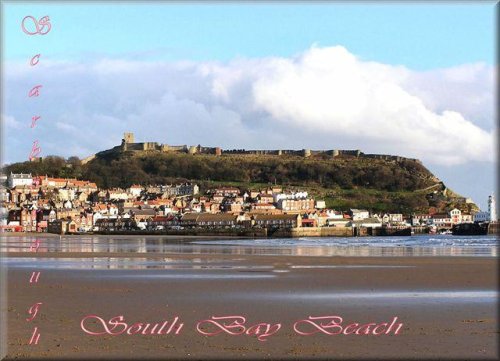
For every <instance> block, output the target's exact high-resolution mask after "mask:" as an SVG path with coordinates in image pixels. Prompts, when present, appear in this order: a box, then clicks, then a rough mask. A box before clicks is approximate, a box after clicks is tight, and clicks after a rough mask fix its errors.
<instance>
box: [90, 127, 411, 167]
mask: <svg viewBox="0 0 500 361" xmlns="http://www.w3.org/2000/svg"><path fill="white" fill-rule="evenodd" d="M116 152H134V153H141V152H161V153H186V154H192V155H195V154H211V155H215V156H221V155H225V154H227V155H275V156H284V155H291V156H301V157H305V158H307V157H310V156H315V155H326V156H330V157H333V158H335V157H357V158H359V157H362V158H372V159H383V160H392V161H397V162H400V161H402V160H412V161H416V162H419V163H420V161H419V160H418V159H413V158H405V157H400V156H395V155H388V154H365V153H363V152H362V151H360V150H359V149H355V150H346V149H331V150H311V149H301V150H293V149H274V150H267V149H257V150H247V149H230V150H222V149H221V148H220V147H203V146H201V145H197V146H187V145H169V144H161V143H158V142H142V143H136V142H135V137H134V133H124V134H123V139H122V143H121V145H119V146H116V147H113V148H112V149H108V150H105V151H103V152H99V153H98V154H101V155H105V154H108V153H116ZM93 158H95V155H93V156H90V157H88V158H86V159H84V160H83V162H84V163H86V162H88V161H90V160H92V159H93Z"/></svg>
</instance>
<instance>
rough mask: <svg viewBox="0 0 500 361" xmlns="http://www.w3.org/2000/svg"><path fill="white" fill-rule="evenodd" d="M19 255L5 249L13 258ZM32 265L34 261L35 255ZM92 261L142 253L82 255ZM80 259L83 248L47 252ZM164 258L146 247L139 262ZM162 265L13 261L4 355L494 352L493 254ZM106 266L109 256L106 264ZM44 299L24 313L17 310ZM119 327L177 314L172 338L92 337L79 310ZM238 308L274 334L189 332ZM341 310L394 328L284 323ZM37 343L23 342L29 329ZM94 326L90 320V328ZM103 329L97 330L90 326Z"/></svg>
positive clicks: (201, 258)
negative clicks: (313, 330)
mask: <svg viewBox="0 0 500 361" xmlns="http://www.w3.org/2000/svg"><path fill="white" fill-rule="evenodd" d="M27 256H28V255H27V254H26V252H19V253H9V257H10V258H9V259H10V260H13V261H16V260H19V261H21V260H23V258H18V257H27ZM37 256H38V257H40V258H39V259H40V262H42V263H39V265H42V264H43V259H42V256H44V254H42V253H40V254H38V255H37ZM92 256H93V257H100V258H89V259H90V260H94V261H96V260H106V259H108V260H109V259H111V258H107V257H112V259H115V258H117V257H130V258H131V259H133V258H134V257H144V256H143V255H142V256H141V255H138V254H137V253H132V254H126V253H125V254H116V253H112V254H106V253H104V252H103V253H100V254H92ZM50 257H51V258H58V257H59V258H65V259H69V260H70V261H71V259H72V258H74V260H75V261H79V259H80V258H86V257H87V258H88V257H89V254H88V253H85V252H82V253H51V254H50ZM164 257H165V255H162V254H148V255H147V258H148V259H149V260H155V259H157V260H160V261H161V260H164ZM166 262H167V263H169V264H171V265H173V267H171V268H169V269H165V268H162V267H159V268H157V267H156V268H155V266H152V267H151V266H150V267H151V268H148V267H147V265H148V263H146V266H144V267H142V268H141V269H100V268H96V269H74V268H71V267H70V269H54V268H51V267H49V268H47V269H45V268H43V267H42V268H40V270H41V272H42V273H41V278H40V281H39V283H37V284H31V285H30V284H29V282H28V279H29V276H30V274H31V271H32V270H33V268H29V267H26V268H23V267H11V266H9V268H8V272H7V281H8V283H7V284H8V331H9V333H8V338H7V344H8V358H9V359H19V358H21V359H26V358H39V359H58V358H64V359H196V360H200V359H234V358H236V357H238V358H247V359H285V358H288V359H297V358H304V359H313V358H318V359H360V358H363V359H379V358H392V359H429V358H432V359H488V358H489V359H496V358H498V335H499V334H498V322H497V311H496V287H497V260H496V259H495V258H491V257H417V258H408V257H388V258H385V257H317V256H316V257H307V256H261V255H234V254H227V255H223V254H222V255H221V254H218V255H213V254H202V255H200V254H175V255H168V260H167V261H166ZM111 264H113V263H111ZM35 302H43V305H42V306H41V308H40V314H39V315H38V316H37V318H36V319H35V320H33V321H31V322H27V321H26V318H27V317H28V313H27V310H28V308H29V307H30V306H31V305H33V304H34V303H35ZM89 314H94V315H98V316H99V317H101V318H102V319H105V320H109V319H110V318H112V317H114V316H118V315H123V316H124V317H125V321H126V322H129V324H132V323H136V322H144V323H146V322H149V323H156V322H160V321H164V320H172V318H173V317H175V316H178V317H179V319H180V321H181V322H183V323H184V327H183V329H182V330H181V332H180V333H179V334H178V335H173V334H168V335H141V334H135V335H126V334H122V335H117V336H110V335H101V336H91V335H88V334H86V333H84V332H83V330H82V329H81V326H80V322H81V320H82V319H83V318H84V317H85V316H87V315H89ZM229 315H241V316H244V317H246V319H247V323H246V325H247V326H250V325H252V324H255V323H258V322H269V323H273V324H274V323H280V324H281V325H282V327H281V329H280V330H279V332H277V333H276V334H274V335H271V336H269V337H268V338H267V341H265V342H262V341H259V340H258V339H257V338H256V337H255V336H247V335H239V336H229V335H226V334H222V333H221V334H218V335H216V336H213V337H208V336H204V335H201V334H200V333H198V332H197V331H196V324H197V322H199V321H201V320H205V319H209V318H210V317H211V316H229ZM327 315H330V316H332V315H336V316H341V317H342V318H343V319H344V320H345V321H346V322H345V324H348V323H353V322H357V323H361V324H364V323H372V322H373V323H382V322H388V321H390V320H392V318H393V317H394V316H397V317H398V319H399V321H400V322H402V323H403V327H402V329H401V332H400V334H399V335H393V334H389V335H381V336H373V335H335V336H331V335H326V334H319V333H318V334H314V335H312V336H302V335H299V334H297V333H295V332H294V330H293V324H294V323H295V322H296V321H298V320H302V319H306V318H307V317H308V316H327ZM34 326H37V327H38V328H39V330H40V332H41V336H40V341H39V344H38V345H36V346H29V345H27V342H28V341H29V339H30V337H31V333H32V331H33V327H34ZM94 326H96V327H97V325H94ZM100 329H102V327H101V328H100Z"/></svg>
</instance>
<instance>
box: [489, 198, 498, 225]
mask: <svg viewBox="0 0 500 361" xmlns="http://www.w3.org/2000/svg"><path fill="white" fill-rule="evenodd" d="M488 213H489V214H490V222H494V221H496V220H497V208H496V204H495V196H494V195H493V194H492V195H491V196H489V197H488Z"/></svg>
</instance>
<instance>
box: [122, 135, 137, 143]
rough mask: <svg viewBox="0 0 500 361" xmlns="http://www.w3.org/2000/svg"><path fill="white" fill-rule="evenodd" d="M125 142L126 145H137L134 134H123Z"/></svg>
mask: <svg viewBox="0 0 500 361" xmlns="http://www.w3.org/2000/svg"><path fill="white" fill-rule="evenodd" d="M123 141H124V142H125V143H135V142H134V133H123Z"/></svg>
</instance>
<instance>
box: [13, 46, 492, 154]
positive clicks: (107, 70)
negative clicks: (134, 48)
mask: <svg viewBox="0 0 500 361" xmlns="http://www.w3.org/2000/svg"><path fill="white" fill-rule="evenodd" d="M41 65H42V66H41V67H40V69H39V70H40V72H38V73H36V72H33V69H29V67H27V66H26V65H25V64H24V65H23V66H21V65H19V64H7V65H6V76H7V83H6V85H7V87H6V88H7V90H8V91H7V95H6V96H7V98H6V112H7V114H11V119H10V120H8V121H6V120H4V121H5V122H6V123H8V122H10V123H11V128H12V124H16V123H13V122H12V119H14V118H13V117H12V115H14V116H15V117H16V118H18V119H30V118H31V114H32V113H33V112H34V111H37V114H38V113H40V114H42V115H43V117H44V122H43V123H42V124H41V126H40V129H38V130H37V131H39V132H40V139H41V141H46V142H49V143H50V144H51V147H52V146H53V147H54V149H59V150H60V151H61V152H63V153H64V152H67V151H70V150H71V151H81V152H84V151H87V150H88V152H89V153H91V152H95V151H98V150H102V149H106V148H109V147H110V146H112V145H115V144H117V143H119V141H120V139H121V136H122V133H123V132H124V131H129V130H130V131H133V132H135V133H136V139H138V140H144V141H147V140H153V141H159V142H165V143H169V144H176V143H177V144H203V145H211V146H215V145H218V146H222V147H223V148H243V147H245V148H312V149H314V148H317V149H321V148H326V149H334V148H350V149H352V148H359V149H361V150H363V151H365V152H372V153H390V154H400V155H404V156H408V157H416V158H420V159H422V160H423V161H424V162H425V163H430V164H460V163H466V162H470V161H485V160H486V161H490V162H491V161H494V159H493V158H494V145H493V143H494V121H493V109H494V95H493V94H494V91H493V87H494V85H493V84H494V69H493V68H492V67H488V66H486V65H484V64H469V65H463V66H459V67H455V68H451V69H437V70H434V71H427V72H416V71H412V70H410V69H407V68H404V67H401V66H391V65H385V64H380V63H376V62H373V61H364V60H360V59H358V58H357V57H356V56H355V55H353V54H351V53H350V52H349V51H348V50H347V49H345V48H343V47H340V46H336V47H326V48H319V47H312V48H310V49H308V50H306V51H305V52H304V53H302V54H300V55H298V56H297V57H293V58H278V57H273V58H261V59H236V60H234V61H232V62H229V63H227V64H221V63H195V62H177V63H168V62H140V61H128V60H110V59H104V60H101V61H97V62H94V63H90V64H83V63H78V64H74V63H68V62H49V61H47V62H46V63H45V64H41ZM23 67H24V68H26V70H25V71H23ZM9 69H13V71H9ZM34 77H35V78H36V79H37V82H38V83H40V84H44V92H43V94H42V96H41V97H40V99H37V102H31V103H30V102H29V100H27V98H26V96H25V93H26V89H27V88H29V86H30V85H31V84H32V82H33V78H34ZM27 102H28V103H27ZM26 104H28V106H26ZM28 126H29V125H27V126H26V128H28ZM61 131H64V137H62V136H60V135H61V134H62V132H61ZM68 142H70V143H71V144H72V146H71V147H68V146H67V143H68ZM26 144H28V142H27V143H26ZM26 147H28V146H26ZM10 152H13V153H15V152H17V150H15V149H12V148H11V147H9V139H7V153H9V158H14V159H15V158H21V157H22V155H23V152H20V153H19V155H18V154H10ZM63 155H67V156H69V155H73V154H63ZM77 155H79V156H86V155H88V154H77Z"/></svg>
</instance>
